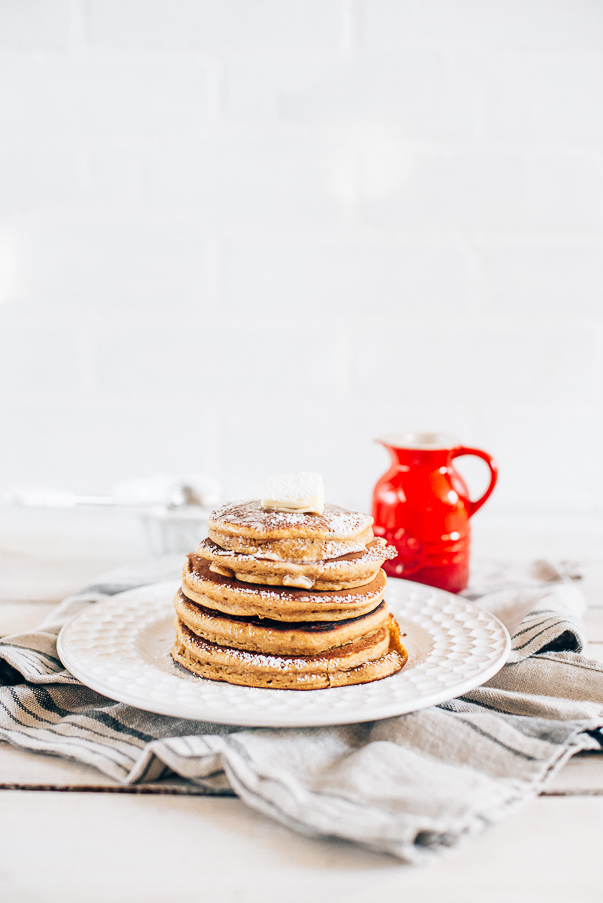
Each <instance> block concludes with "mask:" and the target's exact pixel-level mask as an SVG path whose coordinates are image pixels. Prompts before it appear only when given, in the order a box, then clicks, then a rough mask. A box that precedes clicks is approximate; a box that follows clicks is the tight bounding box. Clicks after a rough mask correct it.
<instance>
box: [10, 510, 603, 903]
mask: <svg viewBox="0 0 603 903" xmlns="http://www.w3.org/2000/svg"><path fill="white" fill-rule="evenodd" d="M64 526H65V525H64V524H63V528H64ZM21 528H22V524H21ZM21 528H20V530H18V531H17V535H16V536H15V535H14V534H11V533H10V531H9V530H8V529H7V525H6V521H5V522H3V523H0V634H3V635H5V634H8V633H14V632H18V631H22V630H25V629H27V628H29V627H35V626H36V625H37V624H38V623H39V622H40V620H41V619H42V618H43V617H44V616H45V615H46V614H47V613H48V612H49V611H50V610H51V609H52V608H53V606H54V605H55V604H56V603H57V602H58V601H59V600H60V599H61V598H63V597H64V596H65V595H67V594H68V593H70V592H74V591H76V590H77V589H79V588H81V586H83V585H85V584H86V583H87V582H89V581H91V580H93V579H94V578H95V577H97V576H98V575H99V573H101V572H102V571H104V570H107V569H109V568H111V567H115V566H118V565H120V564H122V563H126V562H127V561H129V560H131V559H132V558H133V557H134V556H139V557H140V555H141V552H140V549H139V548H137V547H136V544H135V542H134V540H133V539H132V540H131V541H129V540H128V541H123V542H116V540H115V536H113V538H112V539H111V538H110V537H109V536H107V538H106V540H103V539H102V535H101V536H100V538H99V536H95V537H92V536H91V534H87V533H86V532H85V531H84V532H83V534H82V533H81V532H80V533H79V534H78V538H77V541H76V540H74V534H73V532H72V534H71V535H68V531H66V530H65V529H64V530H63V533H62V534H61V531H58V533H57V532H55V533H54V534H53V535H52V536H51V535H48V536H46V537H45V536H44V535H40V534H39V532H38V533H37V534H36V535H32V536H31V537H29V538H28V536H27V533H26V531H25V532H24V531H23V529H21ZM602 540H603V527H602V525H601V523H600V521H598V520H594V519H591V520H588V521H587V520H580V521H573V522H568V521H567V520H565V521H559V522H551V521H541V520H538V519H534V518H532V519H530V520H528V519H527V518H526V519H524V520H523V521H522V522H521V524H519V525H518V524H517V523H516V522H515V521H513V519H509V518H501V517H499V518H495V519H490V520H485V519H484V520H483V521H482V522H480V523H476V525H475V528H474V554H475V555H476V556H478V555H482V554H489V555H492V554H494V553H499V554H500V555H501V556H502V557H512V556H521V557H524V558H527V557H543V556H547V555H549V556H551V557H555V556H558V557H566V558H570V559H573V560H575V561H579V562H580V563H581V565H582V567H583V570H584V574H585V579H584V580H583V581H582V586H583V589H584V591H585V594H586V596H587V598H588V602H589V614H588V626H589V631H590V640H591V642H590V646H589V649H588V653H589V654H590V655H591V656H593V657H597V658H601V659H603V551H600V550H603V542H602ZM0 829H1V831H2V838H3V839H2V843H1V844H0V901H2V903H13V901H15V903H16V901H19V903H38V901H39V903H55V901H57V903H58V901H61V903H71V901H73V903H97V901H98V903H106V901H109V900H111V901H114V903H122V901H123V903H160V901H161V903H163V901H166V900H177V901H178V903H196V901H203V903H213V901H216V903H217V901H222V903H235V901H236V903H260V901H262V903H265V901H270V900H279V901H283V903H297V901H300V903H301V901H304V903H307V901H308V900H309V899H310V900H314V901H316V903H323V901H325V903H326V901H329V903H344V901H345V903H369V901H370V903H373V901H378V900H406V899H408V900H412V901H415V903H421V901H425V903H432V901H434V900H437V899H442V900H446V903H541V901H542V903H568V901H572V900H580V901H581V903H587V901H588V903H590V901H592V903H595V901H596V903H600V901H601V899H603V755H599V754H585V755H581V756H577V757H575V758H574V759H573V760H571V762H570V763H569V764H568V765H567V766H566V767H565V768H564V769H563V771H561V772H560V774H559V775H558V776H557V778H556V780H555V782H554V783H553V784H552V785H551V786H550V788H549V789H548V790H547V791H546V792H545V793H544V794H542V795H541V796H540V797H539V798H538V799H535V800H533V801H531V802H530V803H528V804H527V805H526V806H525V807H524V808H523V809H522V810H521V811H520V812H519V813H517V814H516V815H515V816H513V817H511V818H510V819H508V820H507V821H505V822H504V823H502V824H500V825H498V826H496V827H494V828H491V829H490V830H488V831H487V832H486V833H485V834H483V835H482V836H481V837H479V838H478V839H477V840H474V841H472V842H470V844H469V845H468V846H466V847H465V848H463V849H461V850H460V851H455V852H453V853H452V854H450V855H449V856H448V857H447V858H446V859H444V860H442V861H440V862H438V863H436V864H435V865H433V866H431V867H430V868H411V867H407V866H404V865H402V864H401V863H399V862H398V861H396V860H395V859H392V858H390V857H388V856H381V855H377V854H373V853H370V852H366V851H364V850H362V849H360V848H358V847H356V846H352V845H351V844H346V843H343V842H339V841H326V840H324V841H319V840H313V839H309V838H305V837H303V836H300V835H298V834H293V833H292V832H290V831H289V830H288V829H286V828H284V827H281V826H280V825H278V824H276V823H275V822H272V821H270V820H269V819H267V818H265V817H263V816H261V815H258V814H257V813H255V812H253V811H252V810H250V809H248V808H247V807H246V806H245V805H244V804H242V803H240V802H239V801H238V800H237V799H233V798H228V797H204V796H200V795H198V794H197V793H195V791H194V788H190V787H189V786H188V785H186V784H184V783H181V782H177V781H175V782H170V783H169V784H168V785H150V786H149V785H147V786H146V787H128V788H123V787H121V786H117V785H115V784H114V783H113V782H112V781H110V780H109V779H108V778H105V777H103V776H102V775H100V774H99V773H97V772H96V771H94V770H93V769H90V768H86V767H82V766H78V765H74V764H72V763H69V762H66V761H63V760H61V759H58V758H54V757H51V756H38V755H33V754H29V753H23V752H20V751H18V750H15V749H12V748H11V747H9V746H7V745H2V744H0Z"/></svg>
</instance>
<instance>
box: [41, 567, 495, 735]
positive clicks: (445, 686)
mask: <svg viewBox="0 0 603 903" xmlns="http://www.w3.org/2000/svg"><path fill="white" fill-rule="evenodd" d="M176 589H177V584H176V583H171V582H170V583H160V584H155V585H151V586H143V587H139V588H138V589H134V590H130V591H128V592H125V593H120V594H119V595H118V596H115V597H114V598H112V599H110V600H108V601H107V602H103V603H102V604H100V605H94V606H92V607H90V608H88V609H86V610H85V611H83V612H82V613H81V614H80V615H78V616H77V617H76V618H74V620H72V621H70V622H69V623H68V624H66V625H65V626H64V627H63V629H62V631H61V633H60V636H59V640H58V653H59V656H60V657H61V661H62V662H63V664H64V665H65V667H66V668H67V669H68V670H69V671H71V673H72V674H73V675H75V677H77V678H79V680H81V681H82V683H84V684H86V685H87V686H88V687H91V688H92V689H93V690H97V691H98V692H99V693H102V694H104V695H105V696H109V697H110V698H111V699H116V700H117V701H118V702H125V703H129V704H130V705H133V706H136V707H137V708H139V709H145V710H146V711H149V712H158V713H159V714H162V715H173V716H175V717H178V718H192V719H194V720H195V721H213V722H218V723H220V724H243V725H250V726H254V727H310V726H316V725H322V724H351V723H354V722H357V721H374V720H376V719H379V718H388V717H391V716H393V715H402V714H405V713H406V712H414V711H416V710H417V709H422V708H425V706H429V705H435V704H436V703H439V702H444V701H445V700H447V699H452V698H454V697H455V696H460V695H462V694H463V693H466V692H468V691H469V690H471V689H473V688H474V687H477V686H479V685H480V684H482V683H484V681H486V680H488V679H489V678H490V677H492V676H493V675H494V674H496V672H497V671H498V670H499V669H500V668H502V666H503V665H504V663H505V661H506V658H507V654H508V651H509V647H510V640H509V635H508V633H507V631H506V630H505V628H504V627H503V625H502V624H501V623H500V621H499V620H497V618H495V617H494V616H493V615H491V614H489V613H488V612H486V611H483V610H482V609H481V608H479V607H478V606H477V605H474V604H473V603H472V602H468V601H467V600H466V599H463V598H462V597H461V596H454V595H452V594H451V593H446V592H444V591H443V590H438V589H433V588H432V587H430V586H423V585H422V584H420V583H411V582H409V581H407V580H395V579H392V578H390V579H389V580H388V584H387V592H386V599H387V604H388V606H389V608H390V610H391V611H392V612H393V614H394V615H395V616H396V618H397V620H398V623H399V624H400V627H401V630H402V633H405V634H406V636H405V638H404V640H403V642H404V644H405V646H406V648H407V649H408V662H407V664H406V665H405V667H404V668H403V669H402V671H400V672H398V674H394V675H393V676H392V677H386V678H384V679H383V680H377V681H374V682H373V683H368V684H358V685H356V686H351V687H335V688H331V689H328V690H304V691H300V690H268V689H256V688H254V687H238V686H235V685H234V684H227V683H220V682H218V681H213V680H206V679H205V678H202V677H196V676H195V675H193V674H190V673H189V672H188V671H186V670H185V669H184V668H182V667H180V665H177V664H175V663H174V662H173V661H172V659H171V657H170V649H171V646H172V643H173V639H174V627H173V621H174V609H173V599H174V595H175V592H176Z"/></svg>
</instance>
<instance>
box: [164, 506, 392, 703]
mask: <svg viewBox="0 0 603 903" xmlns="http://www.w3.org/2000/svg"><path fill="white" fill-rule="evenodd" d="M372 522H373V521H372V518H371V517H368V516H367V515H364V514H358V513H356V512H353V511H347V510H345V509H344V508H339V507H337V506H336V505H326V506H325V507H324V511H323V513H322V514H316V513H300V512H290V511H278V510H270V509H266V508H263V507H262V505H261V503H260V502H259V501H250V502H243V503H233V504H228V505H224V506H223V507H221V508H219V509H218V510H216V511H214V512H213V513H212V515H211V516H210V519H209V537H208V538H207V539H205V540H203V542H201V543H200V545H199V547H198V548H197V551H196V554H192V555H189V556H188V560H187V562H186V565H185V567H184V572H183V582H182V589H180V590H179V591H178V593H177V595H176V599H175V607H176V613H177V620H176V641H175V644H174V647H173V650H172V656H173V658H174V659H175V660H176V661H177V662H179V663H180V664H181V665H183V666H184V667H185V668H187V669H188V670H189V671H192V672H193V673H195V674H198V675H200V676H202V677H208V678H210V679H212V680H222V681H227V682H229V683H234V684H240V685H242V686H251V687H270V688H273V689H277V688H280V689H295V690H312V689H320V688H326V687H335V686H343V685H345V684H356V683H367V682H369V681H373V680H379V679H380V678H382V677H388V676H389V675H391V674H394V673H395V672H396V671H399V670H400V668H402V667H403V665H404V664H405V662H406V659H407V654H406V650H405V649H404V647H403V646H402V644H401V643H400V633H399V628H398V625H397V624H396V622H395V620H394V618H393V616H392V615H391V614H390V613H389V612H388V610H387V606H386V604H385V602H384V601H383V594H384V592H385V586H386V579H387V578H386V576H385V573H384V572H383V570H381V565H382V564H383V562H384V561H385V559H386V558H391V557H394V556H395V555H396V554H397V552H396V550H395V549H391V547H388V546H387V545H386V543H385V540H383V539H375V538H374V536H373V531H372V528H371V525H372Z"/></svg>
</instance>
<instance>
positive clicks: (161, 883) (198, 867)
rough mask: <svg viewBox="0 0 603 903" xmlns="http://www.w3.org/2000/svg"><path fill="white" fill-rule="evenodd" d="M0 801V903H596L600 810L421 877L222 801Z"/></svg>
mask: <svg viewBox="0 0 603 903" xmlns="http://www.w3.org/2000/svg"><path fill="white" fill-rule="evenodd" d="M0 799H1V805H0V830H1V831H2V836H3V844H2V853H3V856H2V867H1V869H0V892H1V897H2V899H6V900H11V901H12V900H23V901H27V903H42V901H44V903H59V901H60V903H81V901H82V900H86V903H106V901H107V900H111V901H114V903H164V901H165V900H171V899H178V900H179V901H180V903H196V901H200V900H203V901H204V903H205V901H207V903H218V901H219V903H235V901H236V903H266V900H282V901H286V903H307V901H308V899H313V900H316V901H317V903H323V901H327V900H328V901H329V903H374V901H376V900H403V899H410V900H413V901H415V903H433V900H437V899H443V900H446V901H447V903H508V901H509V900H513V901H514V903H567V901H568V900H580V901H581V903H599V901H600V899H601V897H600V894H601V889H600V888H601V882H602V881H603V857H602V856H601V837H602V836H603V799H592V798H590V799H575V798H574V799H567V798H566V799H561V800H559V799H543V798H540V799H538V800H534V801H531V802H530V803H528V804H527V805H526V806H524V807H523V809H522V810H521V811H520V812H518V813H516V814H515V815H514V816H512V817H510V818H509V819H507V820H506V821H504V822H502V823H501V824H499V825H497V826H495V827H493V828H490V829H489V830H487V831H486V832H485V833H484V834H483V835H481V836H480V837H478V838H476V839H473V840H471V841H469V842H468V843H467V844H466V846H465V847H464V848H462V849H461V850H458V851H453V852H452V853H450V854H449V855H448V856H447V857H446V858H445V859H444V860H440V861H439V862H437V863H436V864H435V865H433V866H431V867H430V868H409V867H407V866H404V865H402V864H401V863H399V862H398V861H397V860H395V859H393V858H391V857H388V856H382V855H379V854H376V853H371V852H368V851H365V850H363V849H361V848H359V847H357V846H353V845H351V844H346V843H341V842H337V841H328V840H317V839H311V838H306V837H303V836H301V835H298V834H295V833H293V832H291V831H289V830H288V829H287V828H285V827H282V826H280V825H278V824H277V823H275V822H273V821H271V820H269V819H268V818H265V817H263V816H261V815H259V814H257V813H255V812H253V811H252V810H250V809H248V808H246V807H245V806H244V805H243V804H242V803H240V802H239V801H238V800H234V799H223V798H221V799H214V798H208V797H202V798H199V797H197V798H181V797H124V796H110V795H107V794H99V795H90V794H59V793H43V794H42V793H33V792H32V793H23V792H14V793H13V792H3V793H2V794H1V795H0ZM33 864H35V867H32V865H33Z"/></svg>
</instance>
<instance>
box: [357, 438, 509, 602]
mask: <svg viewBox="0 0 603 903" xmlns="http://www.w3.org/2000/svg"><path fill="white" fill-rule="evenodd" d="M377 441H378V442H381V444H382V445H384V446H385V447H386V448H387V449H388V451H389V453H390V455H391V458H392V466H391V467H390V469H389V470H388V471H387V473H385V474H384V475H383V476H382V477H381V479H380V480H379V481H378V482H377V485H376V486H375V491H374V493H373V518H374V519H375V525H374V527H373V530H374V532H375V535H376V536H383V537H385V539H387V541H388V543H390V545H393V546H396V548H397V549H398V552H399V555H398V557H397V558H394V559H393V560H392V561H386V562H385V564H384V565H383V567H384V569H385V571H386V572H387V573H388V574H389V575H390V576H391V577H403V578H404V579H405V580H415V581H416V582H417V583H428V584H429V585H430V586H437V587H440V588H441V589H446V590H448V591H449V592H451V593H458V592H460V591H461V590H462V589H465V587H466V586H467V583H468V580H469V534H470V528H469V518H470V517H471V516H472V515H473V514H475V512H476V511H477V510H478V509H479V508H481V506H482V505H483V504H484V502H485V501H486V499H488V498H489V497H490V495H491V493H492V490H493V489H494V486H495V485H496V480H497V477H498V470H497V467H496V464H495V462H494V459H493V458H492V457H491V456H490V455H489V454H488V453H487V452H485V451H481V449H479V448H467V447H466V446H464V445H461V444H460V443H459V442H456V441H455V440H454V439H452V438H451V437H450V436H446V435H443V434H439V433H402V434H401V435H396V436H389V437H387V436H386V437H385V438H384V439H378V440H377ZM461 455H477V457H478V458H483V460H484V461H485V462H486V464H487V465H488V467H489V468H490V474H491V477H490V485H489V486H488V488H487V489H486V491H485V492H484V494H483V495H482V496H481V498H479V499H477V500H476V501H475V502H472V501H471V499H470V498H469V491H468V489H467V486H466V484H465V481H464V480H463V478H462V477H461V475H460V474H459V473H458V471H456V470H455V469H454V466H453V461H454V459H455V458H458V457H460V456H461Z"/></svg>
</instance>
